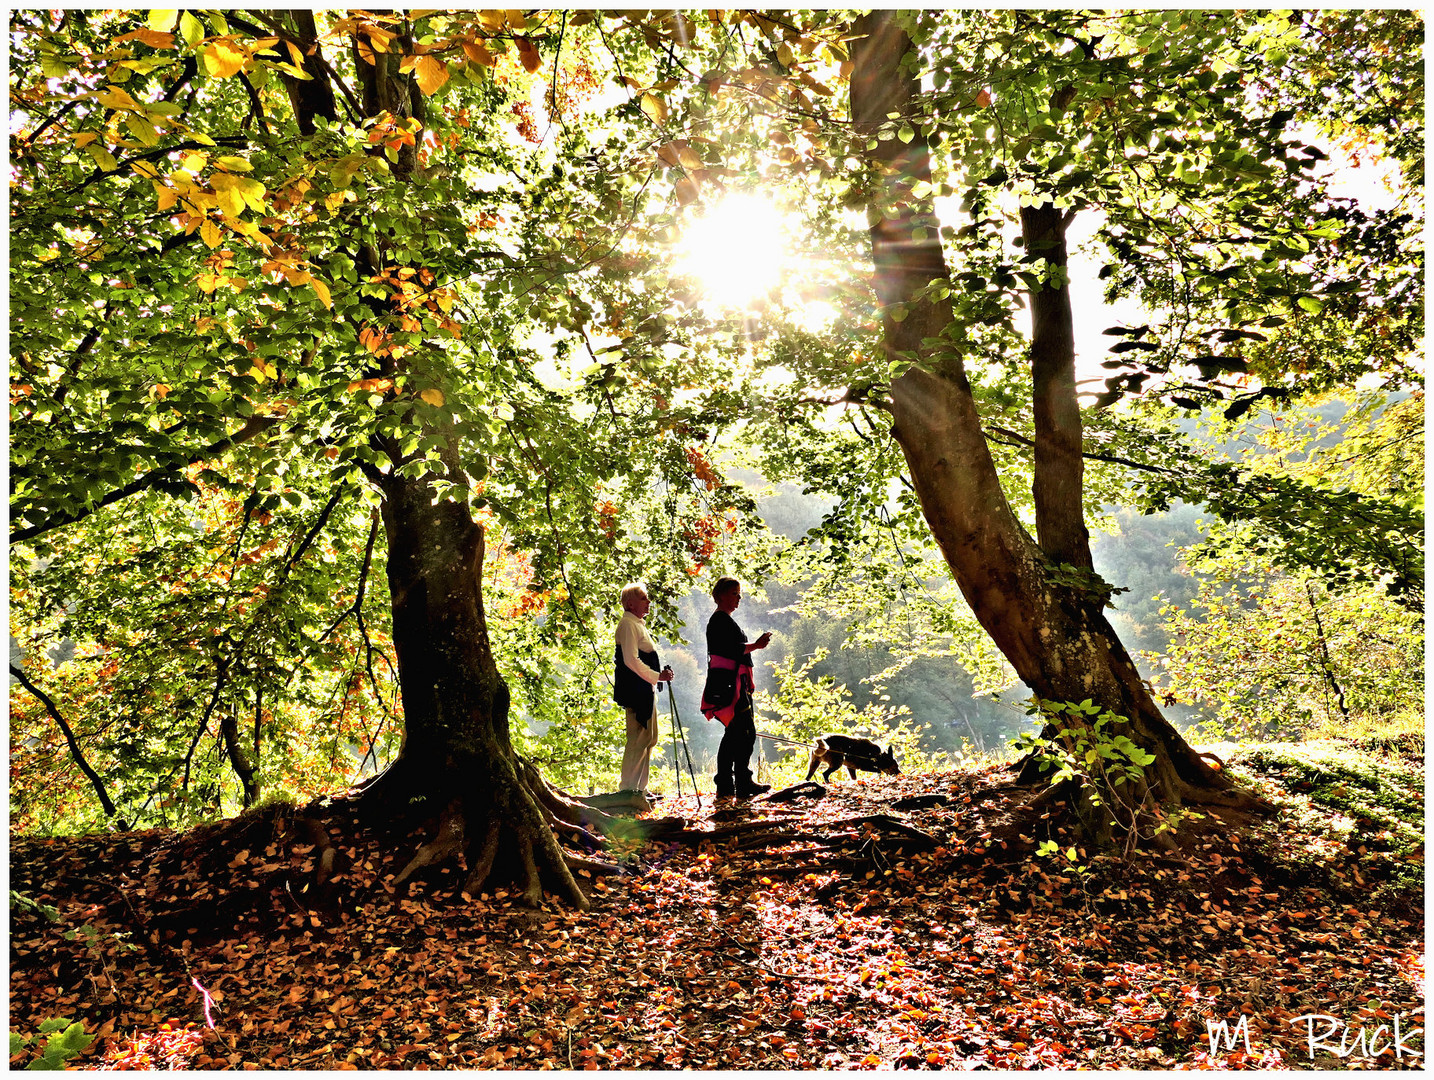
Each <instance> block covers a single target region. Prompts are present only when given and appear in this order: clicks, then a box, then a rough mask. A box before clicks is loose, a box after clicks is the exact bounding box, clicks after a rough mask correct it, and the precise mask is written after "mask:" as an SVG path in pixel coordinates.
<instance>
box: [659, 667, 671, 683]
mask: <svg viewBox="0 0 1434 1080" xmlns="http://www.w3.org/2000/svg"><path fill="white" fill-rule="evenodd" d="M657 681H658V682H671V681H672V668H671V667H665V668H663V669H662V671H661V672H660V673H659V674H658V676H657Z"/></svg>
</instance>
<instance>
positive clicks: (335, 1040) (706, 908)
mask: <svg viewBox="0 0 1434 1080" xmlns="http://www.w3.org/2000/svg"><path fill="white" fill-rule="evenodd" d="M1420 754H1421V755H1422V749H1421V750H1420ZM1253 761H1254V762H1255V764H1254V765H1253V766H1252V767H1253V768H1255V769H1260V768H1268V769H1269V771H1268V772H1267V773H1260V772H1255V773H1253V774H1252V775H1254V776H1255V777H1256V782H1257V783H1258V784H1259V785H1260V786H1261V790H1262V791H1263V792H1264V793H1265V794H1266V795H1267V796H1270V797H1272V798H1275V799H1277V800H1279V801H1280V802H1281V804H1282V805H1283V806H1284V807H1285V812H1284V813H1282V814H1281V816H1280V818H1278V819H1277V820H1275V821H1273V822H1266V823H1257V824H1255V825H1254V826H1252V827H1250V828H1248V829H1246V830H1244V831H1243V832H1242V831H1240V830H1236V829H1233V828H1230V827H1227V826H1225V825H1223V824H1221V823H1219V822H1214V821H1207V822H1203V823H1197V824H1196V825H1193V826H1190V829H1191V833H1190V837H1189V839H1188V841H1187V844H1188V852H1187V856H1186V861H1184V862H1181V861H1178V860H1174V859H1169V858H1140V859H1137V860H1135V861H1134V862H1132V863H1129V864H1126V863H1122V862H1120V861H1117V860H1114V859H1109V858H1092V857H1090V856H1088V855H1087V854H1085V853H1083V852H1082V851H1080V850H1079V849H1078V848H1077V849H1076V850H1075V852H1074V855H1075V858H1074V860H1071V859H1069V858H1068V857H1067V856H1066V854H1065V851H1064V850H1063V852H1062V853H1061V854H1060V855H1058V856H1055V857H1050V856H1045V857H1040V856H1037V855H1036V854H1035V852H1036V848H1037V846H1038V845H1039V844H1040V843H1041V842H1042V841H1043V840H1045V839H1055V840H1057V841H1058V842H1060V843H1061V844H1062V847H1063V849H1069V848H1070V847H1071V845H1070V838H1069V837H1067V836H1064V835H1061V834H1059V833H1053V832H1052V825H1051V819H1050V818H1049V817H1042V816H1041V815H1042V813H1044V812H1043V811H1032V810H1028V809H1026V808H1025V807H1024V805H1023V800H1024V799H1026V798H1028V797H1029V792H1024V791H1019V790H1017V789H1013V788H1010V787H1009V786H1007V783H1006V779H1005V777H1006V774H1004V773H1000V772H995V771H987V772H952V773H940V774H930V775H920V776H910V777H905V776H904V777H882V778H879V779H867V780H863V781H861V782H857V783H851V782H846V783H836V784H832V785H830V786H829V787H828V789H827V793H826V795H825V796H824V797H807V798H799V799H794V800H793V801H791V802H790V803H785V804H778V803H771V802H767V801H765V800H762V799H758V800H756V801H754V802H751V803H748V804H745V805H741V806H739V807H732V806H731V805H730V804H724V805H723V807H722V808H721V809H717V810H716V811H715V813H714V807H713V805H712V802H711V800H710V799H704V800H703V804H702V807H701V808H700V809H699V808H698V806H697V804H696V802H695V801H694V800H692V799H691V798H688V799H684V800H671V799H670V800H668V801H667V802H665V803H664V804H663V812H664V813H667V814H672V813H678V814H682V815H683V816H687V817H689V818H691V819H693V820H694V821H695V822H697V823H698V826H699V827H700V828H702V829H704V830H706V831H710V832H712V833H713V834H714V835H715V836H716V837H717V839H716V840H715V841H713V840H708V841H704V842H702V843H700V844H694V843H671V844H665V845H663V844H649V845H647V846H645V847H642V848H640V849H637V850H634V851H632V852H631V853H630V854H629V856H628V862H627V866H628V868H629V869H630V870H631V871H632V872H631V873H630V874H629V875H625V876H622V877H617V878H607V879H603V880H600V881H597V882H595V883H593V885H592V889H593V891H592V898H593V907H592V910H591V911H589V912H586V913H578V912H573V911H566V910H559V909H551V910H546V911H537V912H534V911H528V910H524V909H522V908H519V907H518V906H516V904H515V903H514V902H512V901H511V900H510V898H509V897H508V896H506V895H505V894H504V893H502V892H496V893H493V894H484V895H482V896H480V897H474V898H471V899H467V898H465V897H463V896H462V895H460V894H457V893H456V892H455V883H456V881H457V880H460V879H461V871H460V870H459V869H458V868H456V867H454V868H450V869H446V870H443V871H439V872H436V873H434V874H433V875H432V876H430V877H429V878H428V879H426V880H424V881H420V882H417V883H416V884H415V885H414V887H413V888H412V889H400V890H397V891H395V890H394V889H393V887H392V886H391V884H389V882H391V880H392V878H393V876H394V874H395V873H396V871H397V869H398V868H399V867H401V866H402V865H403V863H404V862H405V861H406V860H407V858H408V855H409V854H410V853H411V851H412V845H411V843H409V844H394V843H393V842H392V841H391V840H389V841H386V842H380V841H379V839H378V838H376V837H370V836H367V835H365V834H362V833H357V835H358V839H357V840H355V839H353V837H354V836H355V835H356V833H355V832H352V831H348V830H346V829H341V828H339V825H341V824H342V822H343V816H342V804H339V805H338V806H336V807H335V811H336V813H335V816H334V817H333V818H332V819H331V820H330V830H329V831H330V833H331V835H332V837H333V842H334V844H335V850H336V855H337V862H336V864H335V865H334V871H335V872H334V874H333V876H332V878H331V879H329V880H327V881H325V882H324V883H323V884H316V878H315V870H316V866H315V863H316V862H322V861H323V860H316V858H315V855H316V845H315V841H316V839H317V838H316V837H315V836H314V835H313V834H312V831H311V830H310V831H308V832H305V828H307V827H301V824H302V823H301V822H299V821H297V820H296V819H294V818H293V817H292V815H291V814H289V813H286V812H282V811H278V810H270V811H267V812H264V813H256V814H253V815H249V816H247V817H244V818H240V819H238V820H236V821H232V822H225V823H222V824H220V825H217V826H214V827H210V828H207V829H204V830H198V831H195V832H191V833H187V834H182V835H176V834H172V833H163V832H147V833H138V834H129V835H106V836H91V837H80V838H71V839H56V840H32V839H17V840H15V841H13V842H12V845H11V888H12V890H15V891H18V892H19V893H20V894H21V895H22V896H24V897H26V898H27V899H28V900H30V901H32V902H33V903H34V904H38V905H43V906H48V907H50V908H52V909H53V910H54V912H55V913H56V914H57V916H58V917H57V918H51V917H50V916H48V915H47V914H46V913H45V912H44V911H42V910H37V909H36V908H34V907H32V906H29V905H26V904H21V905H20V906H18V907H17V906H16V905H15V904H14V902H13V901H12V920H11V945H10V960H11V986H10V995H11V997H10V1006H11V1021H10V1023H11V1030H12V1031H18V1032H21V1033H22V1034H29V1033H33V1032H34V1031H36V1029H37V1028H38V1026H39V1025H40V1023H41V1022H42V1021H43V1020H45V1019H46V1018H50V1017H67V1018H73V1019H79V1020H82V1021H83V1022H84V1023H85V1025H86V1028H87V1029H88V1030H89V1031H92V1032H93V1031H98V1032H99V1033H100V1035H101V1037H100V1038H99V1039H98V1040H97V1041H96V1042H95V1043H94V1044H93V1045H92V1046H91V1048H90V1049H89V1050H88V1051H87V1052H86V1053H85V1054H84V1055H83V1056H82V1057H81V1058H78V1059H76V1060H75V1061H74V1062H73V1063H72V1064H80V1065H89V1066H95V1065H107V1066H109V1067H142V1066H144V1065H146V1064H154V1065H158V1066H164V1065H166V1064H169V1065H180V1066H183V1065H188V1066H192V1067H196V1068H256V1067H257V1068H298V1069H308V1068H346V1067H359V1068H394V1067H406V1068H439V1067H482V1068H498V1067H509V1066H510V1067H514V1068H541V1067H560V1068H569V1067H571V1068H584V1067H596V1068H634V1067H643V1068H788V1069H791V1068H828V1067H847V1068H891V1067H897V1068H904V1067H917V1068H966V1067H977V1066H986V1067H997V1068H1023V1069H1030V1068H1042V1067H1051V1066H1056V1067H1071V1068H1074V1067H1082V1066H1083V1067H1097V1068H1171V1067H1182V1068H1184V1067H1194V1068H1200V1067H1218V1068H1226V1067H1240V1066H1251V1067H1259V1066H1280V1065H1283V1066H1285V1067H1291V1068H1310V1067H1331V1066H1334V1067H1345V1068H1349V1067H1359V1066H1369V1067H1406V1068H1412V1067H1420V1066H1422V1064H1423V1057H1422V1051H1423V1049H1424V1039H1423V1036H1422V1034H1419V1035H1417V1036H1414V1037H1412V1038H1411V1036H1410V1033H1411V1032H1413V1031H1415V1030H1418V1031H1420V1032H1421V1033H1422V1029H1423V1027H1424V1011H1423V1010H1424V1003H1423V934H1424V926H1423V896H1422V880H1423V879H1422V861H1420V860H1422V849H1421V848H1419V847H1417V846H1416V847H1413V848H1411V847H1410V846H1409V845H1408V844H1407V843H1405V842H1404V840H1405V839H1406V838H1405V837H1403V836H1402V834H1399V828H1400V827H1399V826H1396V824H1395V823H1394V822H1393V821H1392V819H1391V820H1385V819H1384V818H1382V817H1381V816H1380V811H1379V810H1378V809H1375V810H1373V811H1370V812H1361V816H1360V817H1359V818H1358V819H1352V818H1350V817H1349V816H1348V815H1347V814H1343V813H1342V812H1340V811H1339V810H1337V809H1332V808H1330V807H1328V806H1326V805H1324V804H1322V803H1320V802H1318V801H1316V800H1312V799H1310V798H1309V797H1308V792H1301V791H1299V790H1298V789H1299V787H1300V785H1301V784H1304V783H1307V782H1308V780H1307V776H1306V774H1305V773H1303V772H1301V771H1300V770H1299V769H1295V768H1293V767H1291V766H1290V765H1288V764H1286V765H1285V766H1284V767H1283V768H1275V767H1272V759H1270V758H1268V757H1266V758H1263V759H1261V758H1260V757H1258V755H1257V756H1255V758H1254V759H1253ZM1379 769H1380V771H1381V774H1382V775H1390V776H1396V777H1399V776H1402V777H1405V782H1407V783H1409V784H1412V783H1413V780H1412V779H1410V778H1412V777H1413V776H1414V775H1415V774H1416V773H1417V774H1418V776H1419V784H1420V790H1421V792H1422V771H1423V763H1422V756H1421V757H1420V758H1419V759H1417V760H1412V759H1407V758H1406V759H1400V758H1398V757H1391V758H1388V759H1385V760H1384V761H1383V762H1382V763H1381V765H1380V766H1379ZM1365 809H1366V811H1369V808H1368V807H1366V808H1365ZM336 822H337V823H338V825H336V824H335V823H336ZM322 846H323V845H322V842H320V843H319V849H321V848H322ZM1303 1014H1323V1015H1327V1016H1329V1017H1332V1018H1336V1019H1337V1020H1338V1021H1339V1022H1340V1023H1341V1024H1343V1025H1345V1026H1344V1027H1343V1028H1342V1029H1341V1030H1340V1031H1338V1032H1335V1033H1334V1034H1332V1035H1328V1036H1326V1037H1325V1038H1324V1039H1323V1040H1322V1042H1321V1043H1320V1044H1319V1045H1317V1046H1316V1047H1315V1049H1314V1051H1313V1053H1311V1051H1310V1048H1309V1046H1308V1043H1307V1038H1306V1037H1307V1035H1308V1033H1309V1029H1310V1024H1311V1023H1313V1024H1314V1028H1313V1031H1314V1034H1315V1036H1316V1037H1317V1038H1318V1037H1319V1036H1320V1035H1321V1033H1323V1032H1325V1030H1326V1028H1327V1027H1328V1024H1329V1023H1330V1022H1327V1021H1313V1022H1305V1021H1302V1022H1299V1023H1297V1024H1294V1025H1292V1024H1291V1023H1290V1020H1291V1019H1292V1018H1294V1017H1296V1016H1300V1015H1303ZM1241 1017H1247V1018H1248V1032H1249V1047H1250V1050H1251V1053H1250V1054H1249V1055H1246V1052H1245V1043H1244V1041H1243V1039H1241V1038H1240V1037H1239V1036H1238V1035H1236V1036H1235V1042H1236V1045H1235V1048H1234V1049H1229V1048H1227V1047H1226V1045H1225V1044H1224V1043H1223V1042H1221V1044H1220V1046H1219V1049H1218V1050H1217V1051H1215V1052H1213V1053H1212V1052H1211V1045H1210V1040H1209V1037H1208V1027H1207V1021H1225V1022H1226V1024H1227V1025H1228V1027H1229V1029H1230V1030H1231V1032H1232V1033H1233V1032H1236V1031H1237V1030H1238V1023H1239V1020H1240V1018H1241ZM1396 1017H1397V1018H1398V1019H1399V1025H1400V1032H1401V1036H1402V1044H1401V1047H1400V1056H1399V1057H1396V1054H1395V1048H1394V1046H1393V1045H1391V1044H1392V1043H1393V1039H1392V1036H1391V1035H1390V1031H1391V1030H1392V1027H1393V1025H1394V1022H1395V1018H1396ZM211 1024H212V1026H210V1025H211ZM1381 1029H1383V1030H1381ZM1361 1032H1362V1035H1361ZM1342 1037H1343V1040H1344V1048H1345V1049H1347V1050H1350V1051H1351V1052H1350V1053H1349V1055H1348V1056H1347V1057H1344V1058H1343V1059H1340V1058H1339V1057H1338V1056H1336V1054H1334V1053H1332V1052H1331V1051H1332V1050H1339V1048H1340V1045H1341V1042H1340V1040H1341V1038H1342ZM1361 1040H1362V1041H1361ZM1371 1044H1372V1045H1371ZM1386 1047H1387V1049H1385V1048H1386ZM1380 1049H1385V1052H1384V1053H1383V1054H1382V1055H1374V1054H1371V1053H1369V1051H1371V1050H1375V1051H1378V1050H1380ZM1412 1051H1418V1052H1419V1056H1412ZM32 1054H33V1051H26V1052H22V1053H21V1054H18V1055H16V1056H15V1057H13V1058H12V1059H11V1064H12V1066H21V1065H23V1064H24V1063H25V1062H26V1061H27V1059H28V1055H32Z"/></svg>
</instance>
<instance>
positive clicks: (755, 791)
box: [737, 784, 772, 799]
mask: <svg viewBox="0 0 1434 1080" xmlns="http://www.w3.org/2000/svg"><path fill="white" fill-rule="evenodd" d="M771 790H772V785H771V784H743V785H742V786H741V787H739V788H738V789H737V798H739V799H750V798H752V796H754V795H765V794H767V792H769V791H771Z"/></svg>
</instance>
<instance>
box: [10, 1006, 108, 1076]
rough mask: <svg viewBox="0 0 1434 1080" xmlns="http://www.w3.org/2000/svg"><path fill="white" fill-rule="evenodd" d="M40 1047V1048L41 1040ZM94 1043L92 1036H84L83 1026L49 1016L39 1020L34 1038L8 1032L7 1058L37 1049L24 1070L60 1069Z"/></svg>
mask: <svg viewBox="0 0 1434 1080" xmlns="http://www.w3.org/2000/svg"><path fill="white" fill-rule="evenodd" d="M42 1039H43V1040H44V1045H43V1047H41V1040H42ZM94 1041H95V1037H94V1036H93V1035H86V1034H85V1025H84V1024H83V1023H81V1022H80V1021H78V1020H76V1021H74V1022H73V1023H71V1022H70V1020H69V1019H67V1018H61V1017H58V1016H52V1017H50V1019H48V1020H45V1021H42V1022H41V1024H40V1028H39V1030H38V1031H37V1032H36V1033H35V1034H34V1035H21V1034H19V1033H18V1032H14V1031H12V1032H10V1056H11V1057H12V1058H13V1057H14V1056H15V1055H16V1054H22V1053H24V1052H26V1051H27V1050H30V1051H33V1050H37V1049H38V1050H39V1051H40V1056H39V1057H36V1058H34V1059H33V1060H31V1061H30V1062H29V1063H28V1064H26V1066H25V1068H27V1069H63V1068H64V1067H65V1062H67V1061H69V1060H70V1058H72V1057H75V1056H77V1055H79V1054H82V1053H84V1051H85V1050H86V1049H88V1048H89V1045H90V1043H92V1042H94Z"/></svg>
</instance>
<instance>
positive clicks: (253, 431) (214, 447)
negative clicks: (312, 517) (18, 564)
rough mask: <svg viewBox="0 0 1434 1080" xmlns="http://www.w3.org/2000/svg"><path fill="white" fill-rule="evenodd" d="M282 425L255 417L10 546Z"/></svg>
mask: <svg viewBox="0 0 1434 1080" xmlns="http://www.w3.org/2000/svg"><path fill="white" fill-rule="evenodd" d="M278 422H279V418H278V417H277V416H258V415H255V416H251V417H249V419H248V420H246V421H245V422H244V426H243V427H242V428H240V429H239V430H238V431H236V432H235V433H234V434H233V435H226V436H225V437H224V438H222V439H220V440H219V441H218V442H213V443H210V444H209V445H208V446H206V447H204V448H203V449H202V450H196V451H195V452H194V453H192V454H190V455H189V457H188V459H187V460H184V461H182V462H179V461H176V462H174V463H172V464H170V465H163V466H160V467H159V468H155V469H151V470H150V471H149V472H147V473H145V474H144V475H143V476H141V477H138V478H137V479H135V480H133V481H131V482H130V483H128V484H126V485H125V486H124V487H122V488H116V489H115V490H114V491H111V492H110V493H109V494H108V495H106V496H105V497H104V498H103V499H101V500H100V501H99V502H97V503H95V504H94V505H93V506H89V507H86V508H85V509H84V510H75V511H70V512H68V513H59V514H55V515H53V516H51V517H50V518H49V519H47V520H46V521H42V522H40V523H39V524H36V525H29V526H26V527H25V528H23V529H16V530H15V531H14V532H12V533H11V534H10V543H12V544H19V543H22V542H23V541H25V540H31V539H33V538H34V537H36V536H39V535H41V534H42V533H47V532H50V531H51V530H52V529H58V528H61V527H63V526H65V525H73V524H74V523H75V522H77V521H83V520H84V519H85V518H87V517H89V516H90V515H91V514H93V513H94V512H95V511H96V510H99V509H101V508H103V507H106V506H110V505H112V504H114V503H117V502H119V501H120V500H121V499H127V498H129V497H130V496H131V495H137V494H138V493H139V492H141V491H145V490H147V489H149V488H152V487H154V486H155V485H156V484H158V483H159V482H160V481H162V480H164V479H165V478H166V477H168V476H172V475H173V474H174V473H175V472H177V471H178V470H180V469H182V468H187V467H188V466H190V465H193V464H195V463H196V462H199V461H204V460H207V459H208V458H211V457H213V456H214V455H216V454H222V453H223V452H224V451H226V450H228V449H230V448H232V447H235V446H238V445H239V444H241V443H245V442H248V441H249V440H250V439H252V438H253V437H254V436H255V435H258V434H259V433H260V432H262V431H267V430H268V429H269V428H271V427H273V426H274V425H275V424H277V423H278Z"/></svg>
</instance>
